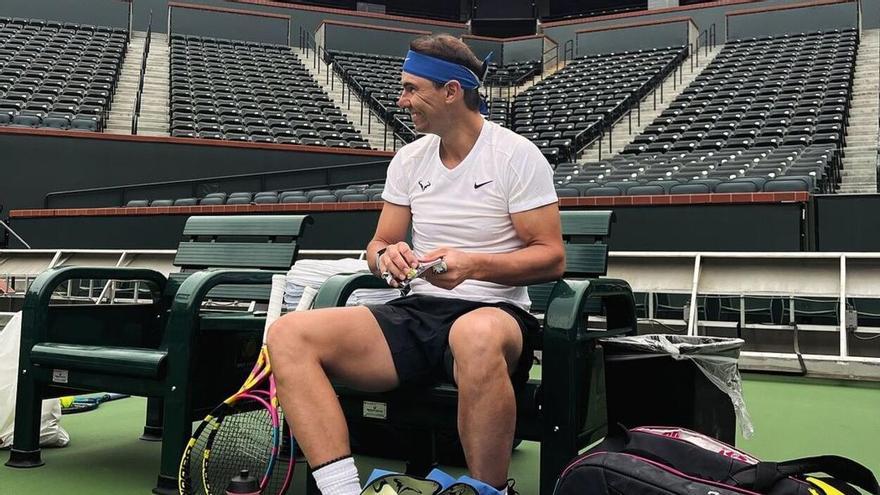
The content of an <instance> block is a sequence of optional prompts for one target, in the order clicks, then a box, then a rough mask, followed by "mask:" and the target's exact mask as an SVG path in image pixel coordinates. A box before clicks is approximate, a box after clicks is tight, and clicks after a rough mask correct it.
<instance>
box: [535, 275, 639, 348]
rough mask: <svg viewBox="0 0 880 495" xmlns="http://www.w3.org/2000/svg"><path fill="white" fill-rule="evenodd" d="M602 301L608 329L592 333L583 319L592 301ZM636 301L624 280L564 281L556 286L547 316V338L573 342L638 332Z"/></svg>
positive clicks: (545, 323) (545, 325) (545, 327)
mask: <svg viewBox="0 0 880 495" xmlns="http://www.w3.org/2000/svg"><path fill="white" fill-rule="evenodd" d="M594 299H599V300H601V302H602V303H604V306H605V314H606V321H607V330H604V331H596V330H588V329H587V326H586V321H585V319H584V317H583V315H584V306H585V304H586V303H587V301H589V300H594ZM636 325H637V320H636V316H635V299H634V298H633V294H632V288H631V287H630V286H629V284H628V283H627V282H626V281H624V280H619V279H613V278H594V279H586V280H560V281H559V282H557V283H556V286H554V287H553V291H552V292H551V293H550V299H549V302H548V304H547V312H546V314H545V315H544V332H545V339H546V338H548V337H552V338H560V339H563V340H566V341H568V342H570V343H573V342H576V341H579V340H585V339H597V338H603V337H609V336H614V335H620V334H625V333H635V331H636V329H637V326H636Z"/></svg>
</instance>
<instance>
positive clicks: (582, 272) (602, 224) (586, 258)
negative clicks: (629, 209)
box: [529, 210, 614, 313]
mask: <svg viewBox="0 0 880 495" xmlns="http://www.w3.org/2000/svg"><path fill="white" fill-rule="evenodd" d="M560 217H561V221H562V240H563V242H564V243H565V274H564V275H563V277H565V278H576V279H582V278H594V277H600V276H602V275H605V274H606V273H607V271H608V242H607V241H608V237H609V236H610V235H611V223H612V222H613V221H614V212H611V211H605V210H597V211H562V212H560ZM554 285H556V282H550V283H546V284H537V285H531V286H529V297H530V298H531V299H532V311H533V312H537V313H543V312H544V311H546V310H547V299H548V298H549V297H550V291H551V290H552V289H553V286H554Z"/></svg>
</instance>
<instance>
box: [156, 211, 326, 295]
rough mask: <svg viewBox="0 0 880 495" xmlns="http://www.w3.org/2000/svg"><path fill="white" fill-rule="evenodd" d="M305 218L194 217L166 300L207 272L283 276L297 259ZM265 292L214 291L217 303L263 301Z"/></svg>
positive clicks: (179, 249) (185, 230) (307, 221)
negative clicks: (186, 282)
mask: <svg viewBox="0 0 880 495" xmlns="http://www.w3.org/2000/svg"><path fill="white" fill-rule="evenodd" d="M311 223H312V218H311V217H310V216H308V215H242V216H194V217H190V218H189V219H188V220H187V221H186V225H185V226H184V228H183V234H182V236H183V238H182V239H181V241H180V244H178V246H177V255H176V256H175V258H174V265H175V266H178V267H180V272H179V273H173V274H171V276H170V277H169V281H168V287H167V289H166V295H169V296H170V295H173V294H175V293H176V292H177V288H178V287H179V286H180V284H181V283H182V282H183V281H184V280H185V279H186V278H187V277H188V276H189V275H190V274H191V273H192V272H195V271H198V270H203V269H206V268H255V269H262V270H277V271H284V272H286V271H287V270H289V269H290V267H291V266H292V265H293V263H294V262H295V261H296V258H297V255H298V254H299V247H300V240H301V238H302V235H303V230H304V229H305V226H306V225H308V224H311ZM268 294H269V292H268V288H267V287H259V288H257V287H250V286H236V287H222V286H221V287H217V288H216V289H214V290H212V291H211V294H210V297H211V298H214V299H217V298H220V299H239V300H240V299H260V300H262V299H264V298H266V299H267V298H268Z"/></svg>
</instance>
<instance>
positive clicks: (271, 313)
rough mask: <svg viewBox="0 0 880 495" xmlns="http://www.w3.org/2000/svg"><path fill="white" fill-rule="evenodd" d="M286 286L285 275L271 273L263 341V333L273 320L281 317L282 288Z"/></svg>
mask: <svg viewBox="0 0 880 495" xmlns="http://www.w3.org/2000/svg"><path fill="white" fill-rule="evenodd" d="M286 287H287V277H286V276H284V275H272V291H271V292H270V293H269V307H268V308H267V309H266V326H265V328H264V330H263V335H264V339H263V340H264V341H265V333H266V332H267V331H268V330H269V327H270V326H272V324H273V323H275V320H277V319H278V318H280V317H281V305H282V303H284V289H285V288H286Z"/></svg>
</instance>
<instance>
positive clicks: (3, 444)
mask: <svg viewBox="0 0 880 495" xmlns="http://www.w3.org/2000/svg"><path fill="white" fill-rule="evenodd" d="M20 342H21V312H20V311H19V312H18V313H16V314H15V316H13V317H12V319H11V320H9V323H7V324H6V327H5V328H3V329H2V330H0V448H9V447H11V446H12V434H13V432H14V430H15V391H16V387H17V385H18V351H19V343H20ZM60 420H61V402H60V401H59V400H58V399H46V400H44V401H43V406H42V412H41V414H40V446H42V447H64V446H65V445H67V444H68V443H69V442H70V435H68V434H67V432H66V431H65V430H64V428H62V427H61V424H60Z"/></svg>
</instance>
